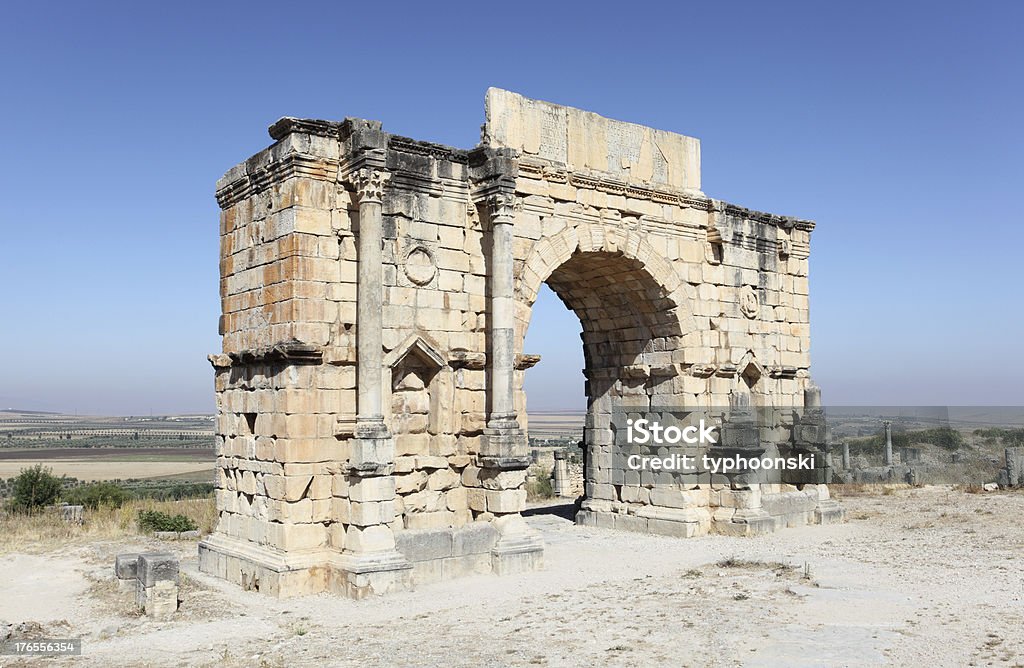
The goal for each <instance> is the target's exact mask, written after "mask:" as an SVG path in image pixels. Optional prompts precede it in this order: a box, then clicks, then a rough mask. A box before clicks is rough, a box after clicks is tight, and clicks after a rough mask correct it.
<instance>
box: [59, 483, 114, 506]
mask: <svg viewBox="0 0 1024 668" xmlns="http://www.w3.org/2000/svg"><path fill="white" fill-rule="evenodd" d="M62 496H63V500H64V501H66V502H67V503H70V504H72V505H76V506H85V507H86V508H89V509H91V510H96V509H97V508H99V507H100V506H101V505H103V506H109V507H111V508H120V507H121V506H122V505H124V502H125V501H127V500H128V499H129V498H131V495H130V494H129V493H128V491H127V490H126V489H124V488H123V487H121V486H120V485H116V484H114V483H112V482H94V483H91V484H88V485H82V486H80V487H73V488H71V489H69V490H66V491H65V492H64V494H63V495H62Z"/></svg>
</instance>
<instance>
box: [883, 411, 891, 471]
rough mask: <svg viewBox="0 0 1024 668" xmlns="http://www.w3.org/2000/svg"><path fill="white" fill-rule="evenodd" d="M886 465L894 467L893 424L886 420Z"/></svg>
mask: <svg viewBox="0 0 1024 668" xmlns="http://www.w3.org/2000/svg"><path fill="white" fill-rule="evenodd" d="M882 424H884V425H885V465H886V466H892V422H891V421H889V420H885V421H884V422H882Z"/></svg>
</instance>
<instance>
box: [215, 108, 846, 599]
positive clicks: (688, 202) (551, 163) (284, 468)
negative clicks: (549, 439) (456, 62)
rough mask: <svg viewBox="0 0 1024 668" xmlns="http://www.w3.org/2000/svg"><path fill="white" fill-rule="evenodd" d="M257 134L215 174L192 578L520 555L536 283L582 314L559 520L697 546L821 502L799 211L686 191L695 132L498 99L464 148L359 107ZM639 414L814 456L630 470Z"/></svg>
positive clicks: (426, 574) (294, 574)
mask: <svg viewBox="0 0 1024 668" xmlns="http://www.w3.org/2000/svg"><path fill="white" fill-rule="evenodd" d="M270 135H271V137H272V138H273V140H274V143H273V144H272V145H271V146H270V147H269V148H267V149H265V150H263V151H261V152H259V153H257V154H256V155H255V156H253V157H252V158H250V159H249V160H247V161H245V162H243V163H242V164H240V165H238V166H236V167H234V168H233V169H231V170H230V171H229V172H228V173H227V174H226V175H225V176H224V178H222V179H221V180H220V181H219V182H218V186H217V201H218V203H219V204H220V206H221V210H222V212H221V225H220V233H221V265H220V268H221V283H220V285H221V300H222V316H221V320H220V332H221V334H222V335H223V352H222V353H220V354H217V355H211V357H210V359H211V362H212V364H213V366H214V369H215V375H216V392H217V409H218V415H217V439H218V447H219V453H218V455H219V456H218V459H217V478H218V479H217V491H216V495H217V507H218V512H219V521H218V525H217V529H216V531H215V532H214V533H213V534H212V535H211V536H209V537H208V538H206V539H205V540H204V541H203V542H202V543H201V544H200V567H201V568H202V570H204V571H205V572H209V573H214V574H217V575H219V576H221V577H224V578H227V579H228V580H231V581H233V582H236V583H239V584H241V585H242V586H244V587H246V588H250V589H257V590H260V591H264V592H267V593H270V594H273V595H278V596H287V595H295V594H304V593H313V592H318V591H325V590H326V591H336V592H339V593H343V594H346V595H349V596H353V597H363V596H366V595H370V594H374V593H384V592H387V591H391V590H395V589H400V588H403V587H406V586H408V585H410V584H415V583H419V582H430V581H436V580H441V579H447V578H451V577H457V576H460V575H464V574H472V573H486V572H495V573H499V574H501V573H510V572H518V571H523V570H532V569H536V568H538V567H539V566H540V565H541V560H542V555H543V544H542V541H541V540H540V537H539V536H538V535H537V534H536V533H535V532H534V531H532V530H531V529H530V528H529V527H528V526H527V525H526V523H525V522H524V521H523V519H522V516H521V514H520V513H521V511H522V510H523V509H524V506H525V503H526V490H525V479H526V469H527V467H528V466H529V464H530V457H529V452H528V449H527V440H526V434H527V427H528V425H527V416H526V412H525V396H524V394H523V390H522V387H523V377H524V374H525V372H526V370H527V369H529V368H530V367H531V366H532V365H533V364H535V363H536V362H537V361H538V358H537V356H535V355H530V354H529V351H524V350H523V340H524V337H525V334H526V329H527V326H528V325H529V322H530V314H531V306H532V304H533V302H534V300H535V299H536V296H537V292H538V290H539V289H540V287H541V284H542V283H547V284H548V285H549V286H550V287H551V288H552V289H553V290H554V292H555V293H556V294H557V295H558V296H559V297H560V298H561V299H562V301H563V302H564V303H565V304H566V305H567V306H568V307H569V308H570V309H572V310H573V311H574V312H575V313H576V315H577V316H579V318H580V322H581V323H582V325H583V334H582V338H583V347H584V358H585V361H586V368H585V369H584V374H585V376H586V388H587V396H588V414H587V418H586V427H585V430H584V453H585V464H584V469H585V478H586V483H585V494H584V496H583V497H582V499H580V501H579V509H578V514H577V522H579V523H582V524H589V525H596V526H604V527H612V528H621V529H625V530H632V531H649V532H656V533H665V534H670V535H677V536H694V535H701V534H705V533H708V532H720V533H729V534H754V533H762V532H767V531H773V530H775V529H779V528H782V527H785V526H791V525H798V524H805V523H811V522H827V521H834V520H836V519H838V518H840V517H841V516H842V512H841V510H840V509H839V507H838V506H837V505H836V504H835V503H834V502H833V501H830V500H829V496H828V488H827V487H826V485H825V484H823V483H825V482H827V481H828V480H829V463H828V461H829V460H828V457H827V434H826V429H825V424H824V419H823V416H822V414H821V410H820V408H819V396H818V391H817V389H816V388H815V387H814V386H813V384H812V383H811V381H810V377H809V357H808V349H809V345H808V344H809V324H808V323H809V320H808V297H807V295H808V289H807V288H808V283H807V267H808V255H809V242H810V234H811V231H812V229H813V227H814V224H813V223H811V222H810V221H806V220H799V219H795V218H789V217H783V216H777V215H772V214H766V213H760V212H756V211H751V210H748V209H743V208H739V207H736V206H733V205H730V204H726V203H724V202H721V201H718V200H714V199H710V198H708V197H706V196H705V195H704V193H703V192H702V191H701V183H700V150H699V142H698V141H697V140H696V139H693V138H690V137H685V136H682V135H677V134H673V133H670V132H664V131H660V130H654V129H651V128H646V127H642V126H639V125H634V124H630V123H624V122H620V121H614V120H610V119H607V118H603V117H601V116H598V115H596V114H593V113H589V112H585V111H581V110H578V109H573V108H569V107H562V106H557V105H554V104H550V103H547V102H541V101H536V100H530V99H527V98H523V97H521V96H519V95H516V94H514V93H510V92H507V91H503V90H498V89H491V90H489V91H488V92H487V104H486V123H485V125H484V127H483V135H482V138H481V142H480V145H479V146H478V147H477V148H475V149H473V150H469V151H465V150H459V149H454V148H450V147H447V146H441V145H437V144H431V143H426V142H421V141H416V140H412V139H408V138H405V137H400V136H397V135H392V134H388V133H386V132H384V131H383V129H382V128H381V125H380V123H377V122H374V121H366V120H360V119H352V118H350V119H346V120H344V121H341V122H333V121H320V120H305V119H296V118H284V119H282V120H280V121H278V122H277V123H275V124H274V125H273V126H271V128H270ZM651 415H654V416H656V417H659V418H661V419H664V420H666V421H668V422H670V423H672V424H679V425H682V424H683V423H686V422H688V421H689V422H690V423H692V422H693V421H694V420H695V418H696V416H700V417H701V418H707V419H708V420H709V421H714V422H715V425H716V426H715V429H716V431H715V433H716V442H715V444H714V447H713V448H712V449H713V450H715V452H718V453H719V454H732V455H736V454H746V455H750V454H758V455H760V454H765V453H767V455H780V456H789V455H793V454H794V453H797V454H799V453H805V454H806V453H809V454H811V455H815V458H814V460H813V461H814V462H815V464H814V465H813V467H812V469H813V470H804V471H791V472H782V473H779V472H775V473H774V474H771V475H769V474H768V472H766V471H757V470H750V469H744V470H739V471H733V472H730V473H728V474H726V473H722V472H716V471H712V470H709V469H706V468H699V467H698V468H697V469H694V470H677V471H666V470H651V469H647V468H642V469H639V468H637V467H635V466H633V465H632V464H631V463H630V462H632V461H634V460H636V458H635V457H631V455H634V454H637V452H640V450H638V449H637V448H635V447H634V446H633V445H632V444H631V443H630V442H626V441H624V440H623V434H624V433H625V431H624V430H625V427H624V425H626V424H632V421H633V420H634V419H636V418H638V417H640V416H648V417H649V416H651ZM663 450H664V449H663ZM662 454H664V451H662Z"/></svg>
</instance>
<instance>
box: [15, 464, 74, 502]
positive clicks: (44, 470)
mask: <svg viewBox="0 0 1024 668" xmlns="http://www.w3.org/2000/svg"><path fill="white" fill-rule="evenodd" d="M63 484H64V483H63V478H58V477H57V476H55V475H53V469H51V468H49V467H44V466H43V465H42V464H36V465H35V466H33V467H32V468H27V469H22V470H21V473H20V474H19V475H18V477H17V478H15V479H14V490H13V492H14V493H13V497H14V499H13V501H12V506H13V507H14V509H15V510H24V511H29V512H31V511H33V510H35V509H36V508H41V507H43V506H48V505H50V504H51V503H54V502H55V501H56V500H57V497H59V496H60V492H61V489H62V487H63Z"/></svg>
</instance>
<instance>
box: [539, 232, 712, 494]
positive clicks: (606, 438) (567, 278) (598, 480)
mask: <svg viewBox="0 0 1024 668" xmlns="http://www.w3.org/2000/svg"><path fill="white" fill-rule="evenodd" d="M610 246H611V247H610V248H605V247H604V246H602V247H600V248H594V249H592V250H581V249H580V248H579V247H577V248H574V249H572V251H571V252H569V253H566V255H567V257H565V258H564V259H561V261H560V262H559V263H557V264H554V266H551V265H548V267H547V268H546V271H544V273H543V275H542V274H539V273H536V272H534V273H535V275H536V276H537V277H538V278H540V279H541V280H542V281H543V283H544V284H546V285H547V286H548V287H550V288H551V290H552V291H553V292H554V293H555V295H557V297H558V298H559V299H560V300H561V301H562V303H563V304H564V305H565V306H566V307H567V308H568V309H569V310H570V311H571V312H573V313H574V314H575V315H576V317H577V318H578V319H579V322H580V324H581V327H582V334H581V338H582V347H583V362H584V369H583V373H584V376H585V383H584V391H585V394H586V419H585V425H584V431H583V457H584V478H585V485H584V494H583V499H582V508H583V509H588V508H594V509H600V510H607V509H608V506H609V505H611V504H617V503H621V502H623V501H625V500H626V499H627V498H630V494H631V493H630V492H628V491H627V492H624V491H623V488H624V487H635V488H637V489H639V487H640V481H639V479H638V480H636V481H631V480H628V479H627V477H628V475H627V473H626V471H624V469H623V467H622V466H621V462H618V461H616V458H617V452H616V448H615V444H614V438H615V434H614V426H613V421H614V420H615V419H616V415H620V416H621V415H622V414H624V413H631V412H636V413H647V412H649V411H651V410H652V409H655V410H656V409H658V408H659V407H662V406H674V405H679V403H680V401H681V399H680V396H679V395H680V393H679V390H680V387H679V386H678V383H676V382H675V380H674V379H675V376H676V369H677V368H678V365H679V364H681V363H682V362H683V361H684V357H685V350H686V347H687V343H688V342H687V341H685V340H684V335H685V333H686V332H684V329H683V324H682V323H681V319H680V313H681V312H682V313H684V314H686V315H687V317H688V312H687V311H686V310H685V309H681V307H680V304H679V303H678V301H677V299H678V295H674V294H673V293H672V291H671V290H670V289H669V287H668V285H666V284H665V282H664V281H661V280H659V278H658V277H656V276H655V275H654V274H653V273H652V271H651V270H650V269H649V266H648V265H655V266H658V265H657V262H656V260H657V256H655V255H653V254H651V255H648V258H649V260H650V261H649V262H648V263H645V262H644V261H643V260H641V259H639V257H637V256H636V253H637V251H640V250H643V251H644V252H647V253H650V251H649V250H648V249H646V248H645V247H644V245H643V243H642V240H638V242H637V243H635V244H634V245H633V246H632V249H630V248H629V247H628V246H626V247H624V248H623V247H619V246H617V244H614V243H612V244H610ZM552 264H553V263H552ZM525 266H526V267H527V268H529V267H530V264H529V261H527V263H526V265H525ZM531 271H532V270H531ZM524 273H525V272H524ZM520 287H521V290H520V292H519V294H520V296H521V297H525V298H531V297H532V299H529V301H527V299H523V300H522V301H521V302H520V304H521V307H522V308H521V309H520V315H521V324H522V330H523V331H522V332H521V334H520V337H519V341H520V344H521V343H522V341H523V340H524V338H525V332H526V331H527V329H528V327H529V323H530V320H532V318H533V309H532V306H533V300H534V299H536V295H537V293H538V291H539V285H538V287H537V288H536V289H534V288H533V287H532V286H529V285H525V284H521V286H520ZM691 343H692V340H691ZM528 352H532V351H528ZM519 383H520V384H519V387H520V389H521V388H522V378H520V379H519ZM523 404H525V401H524V402H523ZM624 496H625V497H626V498H623V497H624Z"/></svg>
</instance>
